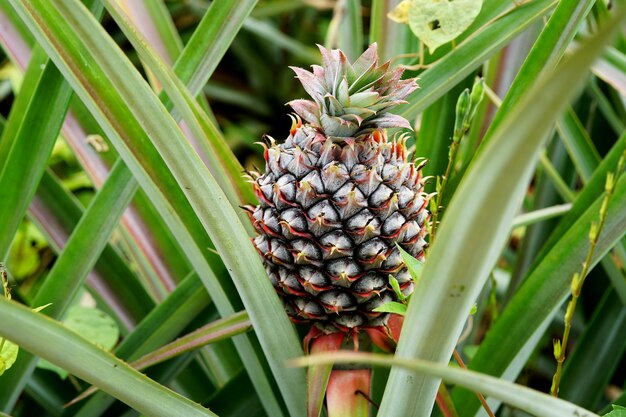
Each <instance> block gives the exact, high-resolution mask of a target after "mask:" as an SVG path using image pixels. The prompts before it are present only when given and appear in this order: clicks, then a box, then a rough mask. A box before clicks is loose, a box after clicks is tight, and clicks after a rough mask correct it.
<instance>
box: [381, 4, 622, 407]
mask: <svg viewBox="0 0 626 417" xmlns="http://www.w3.org/2000/svg"><path fill="white" fill-rule="evenodd" d="M624 15H625V13H624V11H621V13H619V14H618V16H617V18H616V19H614V20H612V21H611V22H610V24H609V25H607V26H606V27H605V28H604V29H603V30H601V31H599V32H598V34H597V35H596V36H594V37H593V38H591V39H590V40H588V41H587V42H586V43H585V44H584V46H582V47H581V48H580V49H579V50H578V51H577V53H575V54H574V55H572V56H571V57H570V58H569V59H568V60H567V61H565V62H563V63H562V65H560V66H559V68H558V69H557V70H556V71H555V72H554V73H552V74H550V75H549V76H545V75H544V76H543V77H542V78H541V79H540V80H538V81H537V82H536V83H535V84H534V85H533V86H532V88H530V89H529V90H528V91H527V94H526V95H525V97H524V98H523V100H521V101H520V102H519V104H518V105H517V106H515V109H514V111H511V112H510V113H508V115H507V116H506V117H505V119H504V121H503V123H502V124H501V126H500V127H499V128H498V129H497V130H496V132H495V133H494V136H493V139H492V141H491V142H490V144H489V145H488V146H487V147H486V148H485V150H484V151H483V152H482V153H481V154H480V155H479V156H478V157H477V159H476V161H475V163H473V164H472V165H471V166H470V168H469V170H468V171H467V173H466V175H465V176H464V177H463V180H462V182H461V184H460V186H459V188H458V189H457V191H456V193H455V194H454V196H453V197H452V201H451V202H450V205H449V207H448V209H447V211H446V216H445V217H444V219H443V221H442V223H441V225H440V227H439V229H438V236H437V240H436V241H435V243H434V244H433V246H432V247H431V249H430V253H429V258H428V261H427V263H426V265H425V267H424V272H423V275H422V279H421V282H420V285H418V286H417V287H416V289H415V293H414V294H413V296H412V297H411V302H410V303H409V308H408V311H407V315H406V318H405V323H404V325H405V326H406V328H410V329H413V330H414V331H413V332H403V333H402V335H401V336H400V340H399V342H398V350H397V354H398V355H399V356H403V357H407V358H423V359H425V360H432V361H436V362H440V363H447V362H448V360H449V358H450V356H451V355H452V351H453V349H454V346H455V345H456V343H457V340H458V337H459V336H460V334H461V331H462V328H463V326H464V324H465V321H466V319H467V312H468V311H470V308H471V305H472V304H473V303H474V302H475V300H476V298H477V296H478V294H479V293H480V291H481V289H482V287H483V285H484V284H485V281H486V279H487V278H488V276H489V272H490V271H491V269H492V268H493V266H494V265H495V263H496V261H497V259H498V257H499V255H500V252H501V250H502V247H503V246H504V244H505V243H506V240H507V239H508V236H509V231H510V225H511V222H512V220H513V217H514V215H515V214H516V212H517V211H518V209H519V205H520V202H521V200H522V198H523V196H524V193H525V192H526V188H527V185H528V182H529V180H530V178H531V176H532V173H533V171H534V165H535V162H536V160H537V157H538V154H539V151H540V149H541V146H542V144H543V139H544V138H545V137H546V134H547V133H548V132H549V131H550V129H551V127H552V123H553V120H554V119H555V117H556V116H557V115H558V114H559V112H560V111H561V110H562V109H563V107H564V106H565V105H566V104H567V101H568V100H569V98H570V97H571V96H572V95H573V94H574V92H575V91H576V89H575V88H574V87H575V86H578V85H580V83H581V82H582V80H583V79H584V76H585V75H586V74H587V70H588V68H589V67H590V66H591V64H592V62H593V60H594V59H595V58H596V57H597V56H598V55H599V54H600V52H601V51H602V48H603V47H604V45H605V44H606V43H607V42H608V41H609V40H610V39H611V36H612V34H613V33H614V31H615V30H616V29H617V28H618V27H619V24H620V22H621V20H620V19H622V18H623V17H624ZM476 184H480V187H477V186H476ZM451 260H453V261H451ZM438 386H439V381H438V380H437V379H436V378H432V377H431V378H427V377H423V376H413V377H411V376H410V375H408V374H407V373H406V371H404V370H400V369H393V370H392V371H391V375H390V378H389V383H388V384H387V387H386V390H385V396H384V397H383V402H382V404H381V411H380V412H381V413H382V414H383V415H402V416H407V417H409V416H423V415H428V414H429V413H430V412H431V410H432V406H433V403H434V400H435V395H436V393H437V388H438Z"/></svg>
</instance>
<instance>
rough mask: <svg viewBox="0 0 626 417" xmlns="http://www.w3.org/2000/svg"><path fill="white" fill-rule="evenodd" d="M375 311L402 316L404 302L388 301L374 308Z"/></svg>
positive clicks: (403, 313)
mask: <svg viewBox="0 0 626 417" xmlns="http://www.w3.org/2000/svg"><path fill="white" fill-rule="evenodd" d="M374 311H376V312H377V313H394V314H400V315H401V316H404V315H405V314H406V304H402V303H398V302H396V301H390V302H388V303H385V304H383V305H381V306H379V307H376V308H375V309H374Z"/></svg>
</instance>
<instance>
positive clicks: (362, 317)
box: [247, 44, 428, 337]
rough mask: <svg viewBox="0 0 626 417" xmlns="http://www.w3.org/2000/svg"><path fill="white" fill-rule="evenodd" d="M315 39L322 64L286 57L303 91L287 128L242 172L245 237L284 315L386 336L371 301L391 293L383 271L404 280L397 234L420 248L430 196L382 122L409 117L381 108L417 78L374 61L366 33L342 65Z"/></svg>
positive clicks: (328, 329) (319, 326)
mask: <svg viewBox="0 0 626 417" xmlns="http://www.w3.org/2000/svg"><path fill="white" fill-rule="evenodd" d="M320 50H321V54H322V66H318V65H313V72H309V71H306V70H304V69H301V68H293V70H294V72H295V73H296V76H297V78H298V79H299V80H300V81H301V82H302V85H303V86H304V89H305V90H306V92H307V93H308V94H309V95H310V96H311V98H312V100H304V99H300V100H294V101H291V102H290V103H288V104H289V105H290V106H291V107H292V109H293V110H294V112H295V116H292V119H293V124H292V128H291V131H290V135H289V137H288V138H287V139H286V141H285V142H284V143H282V144H278V143H276V141H275V140H274V139H272V138H268V143H267V144H266V145H265V153H264V156H265V161H266V167H265V173H264V174H259V173H250V175H251V178H252V181H253V183H254V188H255V192H256V195H257V197H258V199H259V202H260V203H259V205H258V206H257V207H247V211H248V212H249V214H250V217H251V220H252V222H253V223H254V226H255V228H256V229H257V230H258V232H259V235H258V237H256V238H255V239H254V244H255V246H256V248H257V250H258V252H259V253H260V254H261V256H263V259H264V264H265V267H266V269H267V272H268V275H269V277H270V278H271V280H272V283H273V284H274V286H275V288H276V290H277V292H278V294H279V295H280V296H281V298H282V300H283V301H284V303H285V307H286V310H287V312H288V314H289V316H290V317H291V319H292V320H293V321H294V322H296V323H310V324H311V325H312V326H313V327H312V331H313V332H314V333H316V334H318V335H319V334H331V333H335V332H341V333H344V334H345V335H356V334H357V333H358V332H359V331H360V330H365V331H368V332H369V331H371V330H377V331H379V332H380V331H382V332H383V334H385V335H387V336H389V337H391V332H390V330H389V326H388V322H389V314H387V313H380V312H376V311H374V309H376V308H377V307H379V306H381V305H383V304H385V303H387V302H390V301H394V300H397V298H398V296H397V294H396V293H395V292H394V290H393V289H392V287H391V285H390V278H389V276H390V275H391V276H393V277H394V278H395V279H396V280H397V281H398V283H399V286H400V289H401V291H402V293H403V294H404V295H409V294H410V293H411V292H412V291H413V285H414V284H413V282H412V279H411V275H410V274H409V272H408V271H407V268H406V267H405V265H404V263H403V261H402V258H401V256H400V251H399V250H398V247H397V246H396V244H397V245H399V246H400V247H402V248H403V249H405V250H406V251H407V252H408V253H410V254H411V255H413V256H415V257H417V258H418V259H420V258H423V251H424V248H425V245H426V242H425V241H424V235H425V233H426V227H425V222H426V221H427V218H428V211H427V209H426V206H427V200H428V197H427V195H425V194H424V192H423V181H422V176H421V173H420V168H421V164H416V163H414V162H412V161H411V160H410V159H409V157H408V152H407V149H406V146H405V142H406V140H405V137H403V136H398V137H396V138H395V139H394V140H389V139H388V137H387V133H386V130H385V129H386V128H398V127H400V128H410V124H409V123H408V121H407V120H406V119H404V118H402V117H400V116H398V115H395V114H392V113H390V112H389V111H390V110H391V109H392V108H393V107H395V106H396V105H398V104H401V103H405V100H404V99H405V98H406V97H407V96H408V95H409V94H410V93H411V92H413V91H414V90H415V89H416V88H417V87H418V86H417V84H416V83H415V80H414V79H409V80H401V75H402V72H403V70H402V69H392V68H391V67H390V64H389V62H387V63H384V64H382V65H379V64H378V56H377V50H376V45H375V44H373V45H372V46H370V47H369V49H367V51H365V53H363V55H361V57H359V58H358V59H357V60H356V61H355V62H354V63H352V64H351V63H349V62H348V60H347V58H346V56H345V55H344V53H343V52H341V51H340V50H327V49H325V48H323V47H320Z"/></svg>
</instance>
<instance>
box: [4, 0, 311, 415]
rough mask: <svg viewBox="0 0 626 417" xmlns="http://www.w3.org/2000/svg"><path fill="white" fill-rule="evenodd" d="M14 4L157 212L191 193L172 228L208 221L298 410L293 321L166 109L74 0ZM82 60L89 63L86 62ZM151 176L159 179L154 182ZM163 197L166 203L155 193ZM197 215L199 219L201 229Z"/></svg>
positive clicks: (177, 205) (300, 388) (175, 206)
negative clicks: (290, 362) (289, 362)
mask: <svg viewBox="0 0 626 417" xmlns="http://www.w3.org/2000/svg"><path fill="white" fill-rule="evenodd" d="M12 4H13V6H14V7H16V9H17V10H18V11H19V13H20V15H21V16H22V18H24V19H25V21H26V22H27V24H28V25H29V27H30V28H31V29H32V30H33V32H34V33H35V35H36V37H37V38H38V39H39V41H40V42H41V43H42V45H44V47H45V48H46V50H47V51H48V52H49V53H50V55H51V57H52V58H53V59H54V60H55V62H56V63H57V65H58V66H59V68H60V69H61V71H63V72H64V74H66V76H67V77H68V79H69V80H70V82H71V83H72V84H73V86H74V87H75V90H76V91H77V92H78V94H79V95H80V96H81V98H82V99H83V101H84V102H86V103H87V104H88V106H89V107H90V109H91V111H92V112H93V114H94V115H96V116H97V117H98V119H99V122H100V123H101V124H102V125H103V128H105V130H106V131H107V133H108V136H109V137H110V138H111V139H112V140H113V142H114V144H115V146H116V147H117V149H118V151H119V152H120V154H121V155H122V157H123V158H124V160H125V162H126V163H127V164H128V166H129V167H130V168H131V170H132V171H133V173H134V174H135V176H136V178H137V179H138V180H139V181H140V183H141V185H142V187H143V188H144V189H146V190H148V191H149V192H150V194H152V195H153V196H154V197H156V198H157V200H155V203H158V204H163V203H165V204H167V205H170V206H169V207H168V208H166V207H164V206H162V207H161V209H160V211H161V213H162V215H164V216H168V217H169V218H170V220H173V219H172V217H173V216H174V210H175V212H176V213H177V214H178V216H182V215H183V213H189V211H190V210H189V206H188V203H187V201H186V199H185V200H181V196H180V194H179V193H180V192H181V191H182V192H184V194H185V195H186V196H187V198H189V201H190V202H191V203H192V205H193V206H194V211H195V213H196V214H193V212H192V213H191V215H190V216H184V218H182V219H181V218H179V220H178V222H181V221H182V222H183V223H185V224H187V225H188V227H185V230H181V228H180V226H177V227H175V228H174V229H175V232H176V233H178V234H181V233H183V232H184V233H193V234H198V233H199V232H201V231H203V230H204V228H205V227H206V229H207V231H208V232H209V234H211V235H212V236H214V237H216V239H215V243H216V245H217V249H218V250H219V252H220V254H221V255H222V259H223V260H224V262H225V264H226V265H227V267H228V268H229V269H230V270H231V271H232V276H233V278H234V281H235V284H236V285H237V287H238V289H239V292H240V294H241V296H242V299H243V301H244V304H245V305H246V308H247V310H248V313H249V314H250V316H251V320H252V322H253V324H254V327H255V330H256V331H257V336H258V337H259V339H260V341H261V345H262V346H263V348H264V351H265V353H266V356H267V358H268V360H269V363H270V365H271V367H272V370H273V371H274V373H275V375H276V376H277V377H276V380H277V382H278V384H279V386H280V387H281V390H282V392H283V397H284V398H285V401H286V402H287V404H289V408H290V409H291V410H292V414H299V413H300V411H298V410H303V409H304V395H303V392H304V375H303V373H302V372H301V371H295V370H287V369H285V368H284V366H283V365H282V359H283V358H284V357H285V356H287V357H293V356H297V355H298V353H299V352H301V347H300V345H299V342H298V340H297V337H296V334H295V332H294V328H293V326H292V325H291V324H290V323H289V321H288V319H287V316H286V314H285V313H284V310H283V307H282V305H281V303H280V301H279V300H278V298H277V296H276V294H275V291H274V289H273V288H272V286H271V284H270V283H269V280H267V279H266V278H265V271H264V269H263V267H262V265H261V262H260V260H259V259H258V255H257V254H256V251H255V250H254V248H253V247H252V245H251V243H250V242H249V240H248V238H247V235H246V233H245V231H244V229H243V227H242V225H241V223H240V222H239V221H238V219H237V217H236V215H235V212H234V210H233V209H232V207H231V206H230V205H229V204H227V203H226V198H225V196H224V195H223V193H222V192H221V190H219V188H218V187H216V185H215V181H214V180H213V178H212V176H211V174H210V173H209V172H208V171H207V169H206V167H204V165H203V164H202V162H201V161H200V160H199V159H198V157H197V155H196V154H195V153H194V152H193V150H192V149H191V148H190V146H189V145H188V143H187V142H186V140H185V138H184V137H182V134H181V132H180V130H179V129H178V127H177V126H176V124H175V123H174V122H173V120H172V119H171V117H170V116H169V114H168V113H167V112H166V111H165V109H164V108H163V106H161V105H160V103H159V102H158V100H156V98H155V96H154V94H153V93H152V92H151V91H150V90H149V87H148V86H147V85H146V84H145V82H144V81H143V80H142V79H141V77H140V76H139V74H138V73H137V72H136V71H135V70H134V68H132V67H131V66H130V64H129V63H128V61H127V60H126V59H125V57H124V56H123V55H122V54H121V53H120V51H119V50H118V49H117V47H116V46H115V45H114V43H113V42H112V41H111V40H110V39H109V38H108V37H106V36H105V34H104V33H103V31H102V29H101V28H99V26H97V25H95V24H94V21H93V19H92V18H90V17H89V16H88V14H87V13H85V10H84V9H83V8H82V7H81V6H80V5H79V4H76V3H75V2H74V1H69V2H61V1H55V2H44V1H36V2H31V3H28V4H22V3H21V2H17V1H15V2H13V3H12ZM215 4H217V3H214V5H215ZM43 28H45V31H44V30H43ZM52 34H53V35H52ZM86 61H87V62H90V63H91V64H92V65H89V64H85V62H86ZM96 91H97V93H96ZM137 121H139V122H140V123H141V124H139V123H137ZM148 135H149V137H150V139H151V140H148ZM153 143H154V145H153ZM155 147H156V148H155ZM157 148H158V150H159V151H158V154H157ZM166 163H167V167H166V165H165V164H166ZM170 170H171V172H172V173H173V175H174V177H175V178H176V180H175V181H174V182H170V183H166V182H164V181H163V180H166V179H167V181H168V182H169V181H170V180H174V178H172V177H168V176H167V173H168V172H170ZM168 178H169V179H168ZM155 179H158V181H157V183H156V184H155V182H154V181H155ZM163 197H165V198H166V202H164V201H162V200H161V199H162V198H163ZM198 219H200V220H201V222H202V223H201V225H200V230H198V229H197V227H198V226H197V223H196V222H197V221H198ZM194 223H196V225H193V224H194ZM182 237H183V238H184V236H182ZM187 249H189V250H190V253H189V255H190V258H192V259H191V260H192V263H194V266H196V267H199V268H200V269H202V273H201V277H202V278H203V279H206V278H207V276H206V273H207V272H208V271H206V266H205V265H206V264H205V263H204V262H205V261H204V260H200V259H199V257H201V258H202V259H204V257H205V255H204V254H202V253H198V252H197V250H198V249H197V248H196V249H193V247H187ZM203 249H204V248H203ZM199 272H200V271H199ZM205 283H207V284H208V285H210V289H211V291H210V292H211V295H212V296H214V294H213V291H215V292H216V294H219V292H220V291H222V289H221V287H218V286H216V285H215V283H211V282H209V281H205ZM215 300H216V301H215V302H216V305H218V308H219V309H220V311H221V313H222V314H225V315H227V314H232V313H233V312H234V311H232V308H228V307H226V306H225V305H224V304H223V301H218V299H217V298H216V299H215ZM218 302H219V303H221V304H218ZM228 310H230V311H228ZM279 352H281V354H280V355H281V356H280V357H279ZM243 359H244V361H245V360H246V358H243Z"/></svg>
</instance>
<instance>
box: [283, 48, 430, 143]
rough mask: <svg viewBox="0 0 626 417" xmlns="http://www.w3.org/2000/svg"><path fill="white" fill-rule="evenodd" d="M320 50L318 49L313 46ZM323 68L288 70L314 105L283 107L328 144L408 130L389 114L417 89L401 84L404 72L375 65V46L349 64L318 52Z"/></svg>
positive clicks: (387, 65)
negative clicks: (373, 132) (383, 131)
mask: <svg viewBox="0 0 626 417" xmlns="http://www.w3.org/2000/svg"><path fill="white" fill-rule="evenodd" d="M318 46H319V45H318ZM319 49H320V51H321V53H322V66H319V65H313V66H312V68H313V72H312V73H311V72H309V71H307V70H304V69H302V68H298V67H291V68H292V69H293V70H294V72H295V73H296V76H297V78H298V79H299V80H300V82H301V83H302V85H303V87H304V89H305V90H306V92H307V93H308V94H309V95H310V96H311V98H312V99H313V100H304V99H300V100H293V101H290V102H289V103H288V104H289V105H290V106H291V107H292V108H293V110H294V111H295V112H296V113H297V114H298V115H299V116H300V117H301V118H302V119H303V120H304V121H306V122H307V123H309V124H311V125H313V126H315V127H317V128H319V129H321V130H322V131H323V132H324V134H325V135H326V136H328V137H330V138H336V139H339V140H345V138H356V137H359V136H361V135H363V134H365V133H368V132H369V131H371V130H373V129H383V128H392V127H405V128H409V129H410V128H411V125H410V124H409V122H408V121H407V120H406V119H405V118H404V117H402V116H398V115H395V114H392V113H389V110H390V109H391V108H393V107H395V106H396V105H398V104H402V103H406V100H405V98H406V97H407V96H408V95H409V94H411V93H412V92H413V91H415V89H417V88H418V86H417V83H416V82H415V79H408V80H401V79H400V77H401V76H402V73H403V72H404V70H403V69H402V68H396V69H391V68H390V63H389V62H385V63H384V64H382V65H378V51H377V47H376V44H375V43H374V44H372V45H370V47H369V48H368V49H367V50H366V51H365V52H364V53H363V55H361V56H360V57H359V58H358V59H357V60H356V61H354V63H352V64H350V62H348V59H347V58H346V56H345V54H344V53H343V52H342V51H340V50H338V49H333V50H330V51H329V50H328V49H326V48H324V47H322V46H319Z"/></svg>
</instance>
